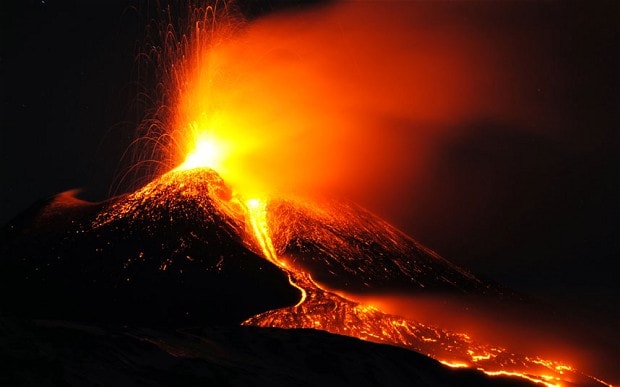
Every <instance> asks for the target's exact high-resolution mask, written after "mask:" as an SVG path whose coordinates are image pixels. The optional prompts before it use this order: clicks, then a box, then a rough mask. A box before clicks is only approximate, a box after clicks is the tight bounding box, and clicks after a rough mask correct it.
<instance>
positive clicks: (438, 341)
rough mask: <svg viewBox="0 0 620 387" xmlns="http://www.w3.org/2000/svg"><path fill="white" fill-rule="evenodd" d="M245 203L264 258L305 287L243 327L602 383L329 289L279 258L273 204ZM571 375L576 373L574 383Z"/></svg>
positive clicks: (543, 379)
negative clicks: (295, 298) (308, 332)
mask: <svg viewBox="0 0 620 387" xmlns="http://www.w3.org/2000/svg"><path fill="white" fill-rule="evenodd" d="M245 203H246V206H245V209H246V211H247V214H246V216H247V217H248V218H249V223H250V224H251V230H252V233H253V239H254V240H255V241H256V243H257V244H258V245H259V246H260V250H261V251H262V254H263V256H264V258H265V259H267V260H269V261H270V262H272V263H274V264H275V265H277V266H278V267H280V268H281V269H282V270H285V271H286V272H287V273H288V275H289V281H290V283H291V285H293V286H295V287H296V288H297V289H299V290H300V291H301V293H302V296H301V299H300V301H299V302H298V303H297V304H296V305H294V306H292V307H287V308H282V309H278V310H272V311H267V312H264V313H261V314H259V315H256V316H254V317H251V318H249V319H248V320H246V321H244V322H243V325H255V326H261V327H277V328H287V329H291V328H305V329H319V330H324V331H327V332H330V333H334V334H340V335H346V336H351V337H356V338H359V339H362V340H367V341H372V342H377V343H383V344H392V345H397V346H401V347H405V348H407V349H413V350H415V351H417V352H420V353H424V354H426V355H428V356H429V357H432V358H434V359H436V360H438V361H440V362H441V363H442V364H444V365H447V366H449V367H457V368H474V369H477V370H479V371H482V372H484V373H486V374H487V375H489V376H498V375H501V376H512V377H519V378H522V379H526V380H529V381H532V382H535V383H541V384H543V385H545V386H547V387H561V386H563V385H564V384H563V381H565V380H568V379H570V380H571V381H574V380H581V381H583V382H584V383H590V384H591V383H592V381H593V380H595V381H596V382H599V381H598V380H596V379H593V378H590V377H588V376H587V375H584V374H581V373H578V372H577V371H575V370H574V369H573V368H572V367H570V366H567V365H564V364H562V363H559V362H554V361H549V360H544V359H541V358H538V357H528V356H524V355H520V354H516V353H511V352H509V351H508V350H507V349H506V348H502V347H494V346H491V345H484V344H480V343H477V342H475V341H473V340H472V339H471V338H470V337H469V336H468V335H466V334H463V333H454V332H449V331H445V330H442V329H439V328H436V327H432V326H427V325H424V324H421V323H418V322H415V321H410V320H406V319H404V318H401V317H398V316H394V315H389V314H386V313H383V312H382V311H380V310H378V309H377V308H375V307H373V306H370V305H363V304H360V303H357V302H354V301H351V300H349V299H347V298H345V297H343V296H340V295H337V294H335V293H333V292H330V291H327V290H325V289H324V288H322V287H321V286H320V285H319V284H318V283H317V282H316V281H314V280H313V279H312V277H311V275H310V274H309V273H307V272H304V271H302V270H300V269H299V268H295V267H293V266H291V265H290V264H287V263H286V262H285V261H284V260H283V259H281V258H280V257H278V255H277V253H276V249H275V248H274V243H273V241H272V239H271V234H270V229H269V224H268V222H267V208H268V207H267V203H266V202H265V201H263V200H259V199H250V200H247V201H246V202H245ZM317 211H319V210H317ZM566 373H569V374H570V375H569V376H570V377H569V378H568V379H567V378H566V377H567V375H566Z"/></svg>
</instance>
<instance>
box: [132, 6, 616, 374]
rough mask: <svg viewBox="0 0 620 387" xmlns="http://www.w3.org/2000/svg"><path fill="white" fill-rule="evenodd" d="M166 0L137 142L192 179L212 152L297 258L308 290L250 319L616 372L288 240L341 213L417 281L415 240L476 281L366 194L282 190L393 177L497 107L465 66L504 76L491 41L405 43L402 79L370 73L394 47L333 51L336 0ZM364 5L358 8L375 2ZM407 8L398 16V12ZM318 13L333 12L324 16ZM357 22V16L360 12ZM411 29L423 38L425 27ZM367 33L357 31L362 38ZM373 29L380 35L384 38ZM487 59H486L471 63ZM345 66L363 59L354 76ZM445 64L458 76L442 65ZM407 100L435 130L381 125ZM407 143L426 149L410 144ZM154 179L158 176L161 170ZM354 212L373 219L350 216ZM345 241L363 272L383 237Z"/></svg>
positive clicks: (450, 354)
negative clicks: (279, 10)
mask: <svg viewBox="0 0 620 387" xmlns="http://www.w3.org/2000/svg"><path fill="white" fill-rule="evenodd" d="M347 7H350V6H345V8H347ZM164 10H165V12H164V14H165V15H166V16H167V18H168V19H167V20H166V21H165V22H164V23H161V26H163V27H162V28H160V29H159V35H158V40H159V43H160V44H159V46H156V49H155V50H154V55H155V58H156V63H157V65H158V67H159V71H160V74H161V77H162V78H161V81H160V82H161V83H160V85H159V87H160V88H161V94H160V98H161V102H162V105H161V107H159V108H157V109H155V114H154V117H153V119H152V120H150V121H147V122H146V123H145V125H144V126H143V132H144V133H142V134H143V135H142V136H141V137H140V139H139V140H138V141H137V142H136V148H141V149H148V151H146V153H148V154H149V155H155V157H153V156H150V159H153V158H156V159H158V160H157V163H158V165H160V166H158V167H157V168H155V169H156V173H157V174H159V175H163V176H167V177H166V178H170V179H172V180H175V179H179V178H189V179H191V178H192V173H191V171H192V170H197V169H201V168H209V169H212V170H214V171H216V172H217V173H218V174H219V175H221V176H222V178H223V179H224V180H225V181H226V182H227V184H229V185H230V186H231V187H232V195H231V197H230V198H229V201H230V202H231V203H234V205H235V206H236V207H237V208H239V209H241V212H243V214H244V216H245V218H246V222H245V223H246V224H247V225H248V226H247V227H246V233H245V235H244V240H245V243H247V244H248V246H250V247H252V248H253V249H254V250H255V251H256V252H257V253H259V254H261V255H262V256H263V257H264V258H265V259H267V260H269V261H270V262H272V263H273V264H275V265H276V266H278V267H279V268H281V269H282V270H284V271H285V272H286V273H288V275H289V279H290V283H291V285H293V286H294V287H296V288H297V289H299V290H300V294H301V296H300V300H299V302H298V303H297V305H295V306H292V307H289V308H284V309H278V310H273V311H267V312H264V313H262V314H260V315H257V316H254V317H252V318H250V319H248V320H247V321H246V322H245V323H244V324H248V325H258V326H265V327H281V328H313V329H322V330H326V331H328V332H332V333H338V334H344V335H349V336H353V337H358V338H361V339H364V340H370V341H376V342H381V343H388V344H393V345H399V346H403V347H406V348H409V349H413V350H416V351H419V352H422V353H425V354H427V355H428V356H430V357H433V358H435V359H437V360H439V361H441V362H442V363H444V364H446V365H448V366H453V367H471V368H476V369H479V370H481V371H483V372H485V373H487V374H488V375H510V376H517V377H522V378H525V379H528V380H532V381H535V382H538V383H542V384H544V385H547V386H563V385H566V384H567V383H583V384H588V383H590V384H593V385H596V384H597V383H599V384H601V383H602V384H605V383H604V382H601V381H600V380H598V379H596V378H594V377H590V376H588V375H586V374H583V373H582V372H580V371H578V370H576V369H575V368H574V367H573V366H572V365H569V364H566V363H564V361H553V360H547V359H543V358H541V357H538V356H535V355H521V354H518V353H514V352H512V351H510V350H509V349H507V348H503V347H501V346H495V345H489V344H481V343H478V342H477V341H476V340H475V339H473V338H471V337H470V336H469V335H467V334H465V333H457V332H451V331H448V330H444V329H441V328H439V327H434V326H427V325H425V324H422V323H419V322H416V321H414V320H411V319H405V318H402V317H399V316H396V315H392V314H388V313H384V312H383V311H381V310H379V309H378V308H376V307H374V306H370V305H367V304H364V303H360V302H357V301H355V300H353V299H352V298H351V297H348V296H347V295H344V293H340V292H339V291H338V289H332V288H333V285H332V286H328V285H326V284H325V283H322V282H321V281H320V280H317V279H316V278H319V277H321V275H322V273H320V272H317V270H319V269H317V267H319V266H320V264H315V265H310V264H304V260H303V259H302V258H300V256H298V255H296V253H295V252H294V249H293V250H291V238H290V232H300V230H303V231H305V232H309V234H310V237H311V236H313V235H319V233H321V232H324V230H322V229H321V228H320V227H319V226H317V227H316V228H314V229H311V228H306V229H304V228H302V226H300V228H298V229H293V228H292V225H303V224H307V223H308V222H310V223H312V222H316V223H318V224H323V225H328V227H329V230H330V232H332V235H331V237H332V238H333V240H337V239H338V238H339V237H340V236H339V235H338V234H337V232H335V231H333V230H337V231H338V232H340V231H342V232H343V233H344V232H347V234H344V235H367V239H366V240H363V239H364V238H362V237H356V238H358V239H355V238H352V239H351V240H353V241H354V242H355V243H356V244H358V245H362V246H363V245H364V244H368V245H370V244H373V246H377V247H376V248H377V249H379V250H380V251H381V253H382V254H381V256H384V257H386V258H385V259H392V260H393V261H394V262H395V266H396V267H397V268H396V269H394V270H395V272H398V273H399V274H398V275H402V276H404V277H405V278H406V279H407V280H406V281H409V282H411V283H417V282H416V281H417V280H416V278H417V277H416V275H417V274H416V270H417V268H416V267H413V266H412V265H414V262H413V261H409V260H407V259H406V258H403V257H405V256H407V254H408V253H411V255H413V256H415V255H419V256H420V257H423V258H424V259H432V260H433V262H441V264H440V265H441V267H443V268H445V270H446V272H449V273H452V274H450V275H454V276H456V277H458V278H459V280H461V279H462V280H463V281H469V282H471V283H474V284H477V283H478V282H477V281H478V280H477V279H476V278H475V277H473V276H472V275H471V274H469V273H468V272H466V271H463V270H461V269H459V268H456V267H454V266H453V265H451V264H449V263H447V262H444V261H443V260H442V259H440V257H438V256H436V254H434V253H433V252H431V251H428V250H426V249H424V248H422V247H421V246H419V245H417V244H415V243H413V242H412V241H411V239H410V238H408V237H407V236H406V235H404V234H403V233H401V232H399V231H398V230H396V229H394V228H393V227H391V226H390V225H389V224H387V223H385V222H382V221H381V220H379V219H378V218H376V217H374V216H373V215H372V214H369V213H367V212H365V211H363V210H361V209H358V208H357V207H349V206H346V205H338V204H325V203H319V202H313V201H310V200H300V199H282V198H284V197H289V196H288V195H289V194H297V195H299V194H301V195H304V196H313V195H314V196H319V195H323V194H325V193H326V192H336V193H338V192H339V191H345V192H346V191H347V188H350V187H353V186H359V185H360V184H359V183H360V182H362V181H366V182H367V184H368V181H374V182H379V181H382V180H383V179H386V177H385V176H386V173H385V171H392V172H393V171H396V170H402V169H403V168H409V169H410V171H409V172H408V174H407V176H410V177H411V176H415V174H416V173H417V171H420V170H421V169H423V165H424V163H425V161H426V159H427V157H429V155H428V154H427V153H426V152H427V151H426V150H425V149H428V148H430V144H432V142H433V140H434V138H435V136H438V135H444V133H442V130H443V129H441V128H442V127H443V126H444V125H443V124H445V123H446V120H447V121H450V120H463V119H466V118H467V115H468V114H470V113H468V112H472V111H473V112H476V111H477V110H479V109H480V106H479V104H480V101H481V100H483V99H491V100H495V101H496V102H495V106H494V109H495V110H496V111H499V112H503V113H505V111H506V109H507V108H506V106H505V105H506V100H505V99H503V98H494V97H497V96H496V95H494V91H493V89H486V90H485V89H482V90H481V89H480V88H478V87H477V86H478V85H480V84H485V82H478V80H476V79H472V77H465V76H459V74H463V73H467V74H477V73H479V72H480V71H479V70H480V68H485V67H486V68H487V69H488V70H489V71H487V72H486V73H485V77H487V78H488V77H490V78H500V75H498V74H495V73H493V71H492V70H491V69H492V67H493V66H492V65H493V64H492V63H486V64H483V63H479V62H478V59H472V58H479V56H478V55H477V53H479V52H481V51H484V50H485V49H486V48H485V47H481V46H480V45H479V44H474V43H471V42H463V44H462V45H461V46H460V47H459V49H458V50H447V49H445V50H444V49H441V48H439V49H438V48H437V47H441V44H436V43H437V40H441V39H442V38H443V37H441V36H438V37H434V38H433V39H432V41H433V44H431V45H429V46H427V47H426V48H428V49H429V50H427V51H426V53H425V54H424V55H420V54H410V53H407V54H402V53H401V54H395V55H396V60H395V61H396V62H401V64H402V63H405V62H406V63H413V64H414V66H413V69H411V68H408V69H407V71H406V72H405V71H404V70H402V69H400V68H399V74H398V76H397V77H396V78H398V79H399V80H401V81H403V82H404V84H403V85H401V87H398V88H396V87H394V85H383V84H381V83H380V82H376V80H375V79H374V78H373V77H372V76H370V74H372V73H373V72H374V73H381V72H385V71H386V68H383V69H380V67H377V66H378V65H376V64H375V62H376V63H379V64H381V63H383V64H385V63H387V62H390V59H388V58H385V56H383V57H374V58H373V59H372V61H369V62H368V63H362V64H361V65H360V63H359V61H360V60H361V59H360V57H358V56H355V55H351V56H349V57H346V55H345V58H347V59H348V61H346V62H345V64H344V66H343V67H339V66H335V65H333V62H337V61H335V59H334V58H342V56H341V54H340V53H335V52H333V50H334V48H333V47H330V45H329V43H327V42H329V41H330V38H332V37H333V35H332V36H329V34H330V33H332V31H331V29H332V28H333V27H334V26H338V27H340V28H342V26H343V24H342V23H341V20H340V19H338V15H340V14H341V13H340V12H341V11H339V12H333V11H332V10H331V9H326V8H324V9H319V10H313V11H309V12H308V13H305V14H286V15H277V16H275V17H273V18H272V19H264V20H258V21H256V22H254V23H252V24H247V23H245V22H243V21H242V19H241V18H240V17H239V16H237V13H236V12H235V5H234V4H232V3H226V2H216V3H215V4H212V5H202V6H197V5H190V6H189V7H188V8H187V10H183V11H182V12H180V14H182V15H186V16H184V17H180V18H179V19H178V20H177V17H178V15H177V11H176V10H173V9H171V7H170V6H168V7H167V8H164ZM364 12H365V11H358V12H357V13H356V14H357V15H358V16H363V15H365V13H364ZM373 17H380V15H379V16H377V15H375V16H373ZM351 20H352V19H349V18H348V19H346V22H347V23H352V22H351ZM405 22H406V20H404V19H402V20H399V19H397V20H396V22H395V23H396V24H398V23H405ZM317 25H319V26H322V25H326V26H327V27H326V31H327V32H322V29H321V28H322V27H317ZM345 26H346V27H347V28H352V29H355V28H356V27H355V23H353V24H350V25H349V24H345ZM317 31H318V33H317ZM452 33H453V34H457V33H458V31H452ZM360 34H361V35H360ZM360 36H364V33H361V32H359V31H357V32H356V33H355V34H352V35H347V34H345V33H342V34H341V35H336V37H339V38H340V39H342V40H343V41H345V43H351V42H350V41H349V42H347V39H349V38H352V37H355V38H356V39H357V38H359V37H360ZM375 39H377V38H376V37H375ZM410 39H412V41H414V42H418V41H416V38H415V37H413V38H410ZM379 40H380V39H379ZM420 41H424V39H421V40H420ZM354 43H355V44H357V45H359V44H360V42H359V41H357V40H356V41H355V42H354ZM365 44H375V45H377V46H379V45H378V44H377V42H376V41H375V42H373V41H372V40H371V42H370V43H365ZM362 46H363V47H365V46H364V45H362ZM450 47H452V46H450ZM374 50H375V51H376V48H375V49H374ZM323 54H324V55H323ZM323 56H324V57H323ZM425 63H429V64H425ZM436 63H458V64H459V65H458V66H457V67H454V68H451V67H450V66H448V67H449V68H444V69H443V70H442V71H441V72H435V73H434V72H432V71H430V72H429V71H428V70H429V69H428V68H427V67H425V66H431V67H432V65H433V64H436ZM388 68H389V67H388ZM474 68H476V69H478V71H477V72H475V71H470V70H471V69H474ZM416 69H422V70H425V71H423V73H424V74H425V75H426V76H428V74H431V80H430V81H429V80H428V79H427V80H423V79H422V78H421V77H418V76H416V72H415V70H416ZM345 71H352V72H354V73H356V75H355V76H354V77H341V75H342V74H343V72H345ZM445 74H451V77H449V78H448V79H445V77H444V75H445ZM433 76H434V77H435V78H433ZM342 78H344V80H343V79H342ZM336 79H339V80H338V81H335V80H336ZM433 80H436V81H438V82H437V83H438V84H435V85H433V87H432V88H428V87H427V88H428V90H431V91H434V92H435V93H436V94H433V93H432V92H431V93H420V92H419V91H420V89H421V86H422V88H423V86H424V84H425V83H426V84H427V85H428V83H432V82H433ZM354 81H359V82H360V83H359V84H363V82H366V85H365V86H364V90H365V91H364V90H359V87H358V83H356V82H354ZM409 83H412V84H409ZM414 84H415V85H414ZM437 89H441V90H458V93H456V92H455V93H449V92H448V93H437ZM474 94H478V97H474ZM480 95H482V97H481V96H480ZM378 96H381V98H378ZM385 96H389V97H385ZM384 97H385V98H384ZM440 97H441V98H440ZM402 100H407V101H413V102H409V103H403V102H402ZM369 106H372V109H368V107H369ZM394 115H407V116H410V117H413V119H414V121H415V122H418V123H420V122H427V123H428V122H431V123H433V124H432V125H430V127H432V128H433V130H428V129H423V128H422V127H421V128H420V129H419V131H418V132H417V133H416V136H411V135H409V136H408V137H407V138H408V139H409V140H408V141H407V142H405V143H402V142H401V141H399V139H400V137H398V136H390V135H389V133H387V134H386V131H382V130H379V129H377V127H381V120H382V118H383V117H385V116H390V117H391V116H394ZM439 117H444V118H439ZM445 117H447V118H445ZM427 127H428V126H427ZM412 138H413V139H414V140H411V139H412ZM145 145H146V146H145ZM427 146H428V147H427ZM410 148H414V149H415V150H417V152H410V151H405V150H410ZM139 152H141V153H142V152H145V151H144V150H141V151H139ZM412 153H413V154H414V155H412ZM172 176H174V177H172ZM388 178H389V176H388ZM343 187H345V188H344V189H343ZM144 189H145V190H146V191H145V192H148V190H149V187H148V185H147V186H146V187H145V188H144ZM299 209H301V210H299ZM348 215H351V217H354V218H360V217H362V218H363V219H365V220H364V222H361V223H359V224H353V223H352V222H350V221H349V220H348V219H350V218H351V217H349V216H348ZM276 230H279V231H278V232H276ZM282 230H284V231H282ZM287 230H289V231H287ZM290 230H293V231H290ZM373 238H374V239H373ZM341 239H345V244H346V243H352V242H351V241H350V240H349V239H347V238H341ZM330 241H332V240H330ZM386 241H389V242H391V244H390V243H387V242H386ZM403 246H404V247H403ZM325 247H326V248H329V249H335V250H337V249H338V248H340V247H341V246H340V245H338V244H337V243H336V242H334V244H332V242H329V243H326V245H325ZM344 249H345V250H344V251H345V253H343V254H342V255H341V256H339V258H340V259H343V260H344V259H348V260H350V261H351V262H347V263H345V262H340V263H339V264H341V265H342V266H343V268H344V269H345V270H346V271H348V272H352V273H355V272H356V269H357V270H360V269H361V268H362V267H363V265H362V264H358V263H356V262H355V260H356V259H357V260H359V261H362V260H364V259H367V258H368V256H367V255H366V256H365V255H364V254H369V251H370V252H372V250H368V251H367V250H363V248H362V249H360V250H355V251H354V252H353V253H350V252H348V250H346V247H345V248H344ZM403 252H404V253H403ZM311 253H312V252H311ZM383 253H385V254H383ZM317 254H318V253H317ZM356 254H360V255H356ZM317 259H318V258H317ZM325 262H327V261H325ZM416 262H418V261H416ZM365 273H366V272H365V271H364V270H360V272H358V273H357V274H359V276H362V277H363V276H364V275H366V274H365ZM370 278H371V280H370V281H372V280H374V277H370ZM448 282H449V281H448ZM469 282H468V283H469ZM330 285H331V284H330ZM420 285H421V286H422V287H424V284H422V283H420ZM472 286H473V287H476V286H478V285H472ZM480 286H482V285H480Z"/></svg>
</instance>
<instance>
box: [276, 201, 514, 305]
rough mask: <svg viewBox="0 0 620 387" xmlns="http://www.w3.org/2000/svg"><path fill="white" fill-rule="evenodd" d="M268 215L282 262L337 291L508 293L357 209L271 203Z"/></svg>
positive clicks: (346, 205) (342, 205) (343, 204)
mask: <svg viewBox="0 0 620 387" xmlns="http://www.w3.org/2000/svg"><path fill="white" fill-rule="evenodd" d="M267 214H268V224H269V229H270V231H271V237H272V240H273V244H274V247H275V249H276V252H277V254H278V256H280V257H285V258H288V259H289V260H290V263H291V264H292V265H296V266H298V267H300V268H301V269H303V270H304V271H307V272H310V273H312V277H313V278H314V279H315V280H316V281H318V282H320V283H322V284H324V285H327V286H328V287H329V288H332V289H339V290H343V291H353V292H369V291H382V292H386V291H400V292H402V291H405V292H408V293H410V294H411V293H423V292H448V293H471V294H478V295H481V294H494V295H500V294H501V293H504V292H506V290H504V289H501V288H500V287H499V286H496V285H492V284H489V283H485V282H483V281H481V280H479V279H478V278H476V277H475V276H474V275H472V274H471V273H469V272H467V271H466V270H463V269H461V268H459V267H457V266H455V265H453V264H452V263H450V262H448V261H447V260H445V259H443V258H442V257H440V256H439V255H437V254H436V253H434V252H433V251H431V250H429V249H427V248H426V247H424V246H422V245H421V244H419V243H418V242H416V241H415V240H413V239H412V238H410V237H408V236H407V235H405V234H404V233H402V232H401V231H400V230H398V229H396V228H395V227H393V226H392V225H390V224H389V223H387V222H385V221H384V220H382V219H380V218H379V217H377V216H375V215H373V214H372V213H370V212H368V211H367V210H365V209H363V208H361V207H359V206H357V205H355V204H353V203H346V202H336V201H331V202H322V203H320V204H317V203H312V202H308V201H304V200H272V201H271V202H270V203H269V205H268V211H267Z"/></svg>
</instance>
